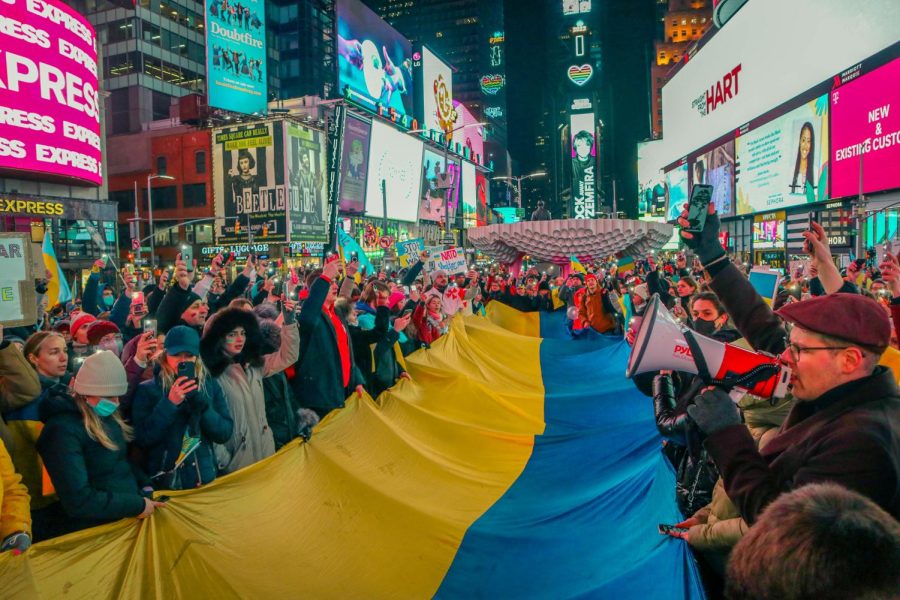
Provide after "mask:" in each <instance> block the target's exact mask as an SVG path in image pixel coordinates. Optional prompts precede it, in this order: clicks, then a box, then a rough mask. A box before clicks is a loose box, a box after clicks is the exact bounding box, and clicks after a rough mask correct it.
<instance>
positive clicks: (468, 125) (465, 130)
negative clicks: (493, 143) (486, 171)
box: [453, 100, 484, 164]
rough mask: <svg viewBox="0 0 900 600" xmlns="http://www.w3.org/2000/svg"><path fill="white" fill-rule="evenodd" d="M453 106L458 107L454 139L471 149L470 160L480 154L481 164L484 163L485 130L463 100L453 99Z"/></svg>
mask: <svg viewBox="0 0 900 600" xmlns="http://www.w3.org/2000/svg"><path fill="white" fill-rule="evenodd" d="M453 107H454V108H455V109H456V115H457V116H456V125H454V126H453V127H454V129H455V130H456V133H454V134H453V141H454V142H459V145H460V146H463V147H466V148H468V149H469V153H470V154H469V157H470V159H469V160H472V161H474V160H475V156H476V155H477V156H478V161H479V164H484V130H483V129H482V126H481V125H476V123H479V121H478V119H476V118H475V115H473V114H472V112H471V111H470V110H469V109H468V107H466V105H465V104H463V103H462V102H457V101H455V100H454V101H453Z"/></svg>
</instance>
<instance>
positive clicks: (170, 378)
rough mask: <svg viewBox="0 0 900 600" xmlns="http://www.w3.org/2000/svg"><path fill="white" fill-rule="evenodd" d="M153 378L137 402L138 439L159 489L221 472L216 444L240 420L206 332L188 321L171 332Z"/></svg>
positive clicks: (207, 478) (134, 408)
mask: <svg viewBox="0 0 900 600" xmlns="http://www.w3.org/2000/svg"><path fill="white" fill-rule="evenodd" d="M163 348H164V350H163V352H162V353H160V355H159V356H158V357H157V359H156V365H155V366H154V373H153V378H152V379H150V380H148V381H145V382H144V383H142V384H141V385H139V386H138V388H137V392H136V393H135V397H134V401H133V403H132V424H133V426H134V439H135V443H136V444H137V445H138V446H139V447H141V448H143V449H144V462H143V464H142V467H143V469H144V471H145V472H146V473H148V474H149V475H150V476H151V477H152V478H153V484H154V487H155V488H156V489H172V490H180V489H193V488H196V487H200V486H201V485H204V484H206V483H209V482H210V481H212V480H214V479H215V478H216V473H217V468H216V456H215V453H214V451H213V445H214V444H224V443H225V442H227V441H228V440H229V439H230V438H231V435H232V432H233V428H234V422H233V420H232V418H231V413H230V411H229V409H228V403H227V402H226V401H225V394H224V392H223V391H222V388H221V387H220V386H219V384H218V382H217V381H216V380H215V379H213V378H212V377H210V376H209V373H208V372H207V371H206V369H205V368H204V367H203V363H202V362H201V361H199V360H197V357H198V356H199V355H200V336H199V335H198V334H197V332H196V331H195V330H194V329H192V328H190V327H185V326H177V327H173V328H172V329H171V330H169V333H168V335H166V338H165V342H164V344H163Z"/></svg>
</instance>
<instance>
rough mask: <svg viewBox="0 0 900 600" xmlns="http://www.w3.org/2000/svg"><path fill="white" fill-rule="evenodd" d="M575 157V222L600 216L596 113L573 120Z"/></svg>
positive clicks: (571, 210) (573, 215)
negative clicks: (598, 205) (595, 132)
mask: <svg viewBox="0 0 900 600" xmlns="http://www.w3.org/2000/svg"><path fill="white" fill-rule="evenodd" d="M569 125H570V127H569V135H570V146H571V155H572V203H571V206H570V210H569V214H570V216H571V217H572V218H574V219H593V218H595V217H596V216H597V141H596V137H595V134H594V113H592V112H591V113H582V114H573V115H570V117H569Z"/></svg>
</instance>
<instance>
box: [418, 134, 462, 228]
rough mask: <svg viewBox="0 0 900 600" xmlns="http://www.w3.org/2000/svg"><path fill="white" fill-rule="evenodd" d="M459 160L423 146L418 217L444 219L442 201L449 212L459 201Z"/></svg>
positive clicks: (454, 208)
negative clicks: (446, 158)
mask: <svg viewBox="0 0 900 600" xmlns="http://www.w3.org/2000/svg"><path fill="white" fill-rule="evenodd" d="M459 185H460V174H459V161H458V160H455V159H453V158H452V157H451V158H449V159H448V160H444V155H443V154H438V153H437V152H432V151H431V150H429V149H428V148H425V153H424V155H423V157H422V191H421V194H420V196H421V200H420V203H419V218H420V219H424V220H426V221H443V220H444V202H445V201H446V202H447V206H448V208H449V210H450V213H451V214H456V207H457V205H458V203H459Z"/></svg>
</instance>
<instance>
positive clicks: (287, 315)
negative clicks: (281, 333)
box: [281, 304, 297, 325]
mask: <svg viewBox="0 0 900 600" xmlns="http://www.w3.org/2000/svg"><path fill="white" fill-rule="evenodd" d="M281 314H283V315H284V324H285V325H293V324H294V323H295V322H296V321H297V313H296V312H295V311H293V310H285V309H284V304H282V306H281Z"/></svg>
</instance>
